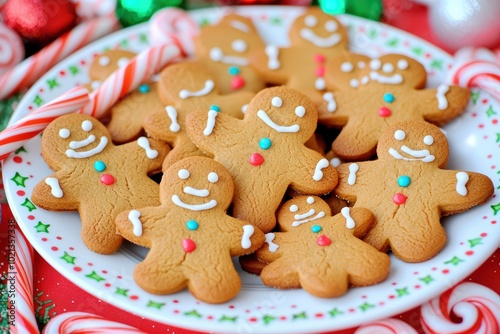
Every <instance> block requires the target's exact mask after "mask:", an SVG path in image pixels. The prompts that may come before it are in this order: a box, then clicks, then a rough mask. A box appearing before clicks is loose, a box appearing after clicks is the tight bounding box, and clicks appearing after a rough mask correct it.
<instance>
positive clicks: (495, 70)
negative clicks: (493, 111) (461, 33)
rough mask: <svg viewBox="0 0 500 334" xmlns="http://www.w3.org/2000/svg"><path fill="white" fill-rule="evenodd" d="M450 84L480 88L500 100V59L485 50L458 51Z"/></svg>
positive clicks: (466, 49) (449, 76)
mask: <svg viewBox="0 0 500 334" xmlns="http://www.w3.org/2000/svg"><path fill="white" fill-rule="evenodd" d="M448 82H449V83H451V84H454V85H459V86H462V87H478V88H482V89H484V90H485V91H487V92H488V93H490V94H491V95H492V96H493V97H494V98H496V99H497V100H500V57H499V56H498V54H495V53H493V52H491V51H489V50H487V49H483V48H464V49H461V50H459V51H457V53H456V55H455V64H454V66H453V67H452V68H451V69H450V72H449V75H448Z"/></svg>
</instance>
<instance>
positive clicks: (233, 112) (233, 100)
mask: <svg viewBox="0 0 500 334" xmlns="http://www.w3.org/2000/svg"><path fill="white" fill-rule="evenodd" d="M254 96H255V94H254V93H252V92H237V93H232V94H228V95H222V96H220V97H218V98H216V99H214V101H213V103H214V104H215V105H217V106H219V107H220V110H221V111H222V112H223V113H225V114H226V115H229V116H232V117H235V118H239V119H242V118H243V116H244V115H245V108H246V105H247V104H248V103H249V102H250V100H251V99H252V98H253V97H254ZM235 106H237V107H235Z"/></svg>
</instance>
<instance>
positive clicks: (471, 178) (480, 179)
mask: <svg viewBox="0 0 500 334" xmlns="http://www.w3.org/2000/svg"><path fill="white" fill-rule="evenodd" d="M439 174H441V177H439V178H438V177H436V180H439V186H436V187H435V188H436V191H437V192H439V193H441V194H439V195H437V196H438V197H437V198H439V202H440V209H441V214H442V215H450V214H455V213H459V212H462V211H465V210H467V209H469V208H471V207H473V206H475V205H479V204H482V203H484V202H486V201H487V200H488V199H489V198H490V197H491V195H492V194H493V192H494V190H495V189H494V185H493V182H492V181H491V179H490V178H489V177H487V176H486V175H483V174H480V173H475V172H469V171H458V170H441V171H439ZM445 194H446V196H445Z"/></svg>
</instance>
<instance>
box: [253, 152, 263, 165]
mask: <svg viewBox="0 0 500 334" xmlns="http://www.w3.org/2000/svg"><path fill="white" fill-rule="evenodd" d="M263 162H264V158H263V157H262V155H260V154H259V153H254V154H252V155H251V156H250V164H251V165H252V166H260V165H262V163H263Z"/></svg>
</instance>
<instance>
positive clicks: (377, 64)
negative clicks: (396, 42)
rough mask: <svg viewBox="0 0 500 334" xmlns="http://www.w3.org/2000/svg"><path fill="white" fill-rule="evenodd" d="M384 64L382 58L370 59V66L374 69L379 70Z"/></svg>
mask: <svg viewBox="0 0 500 334" xmlns="http://www.w3.org/2000/svg"><path fill="white" fill-rule="evenodd" d="M381 66H382V62H381V61H380V59H373V60H372V61H370V68H371V69H372V70H374V71H378V70H379V69H380V67H381Z"/></svg>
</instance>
